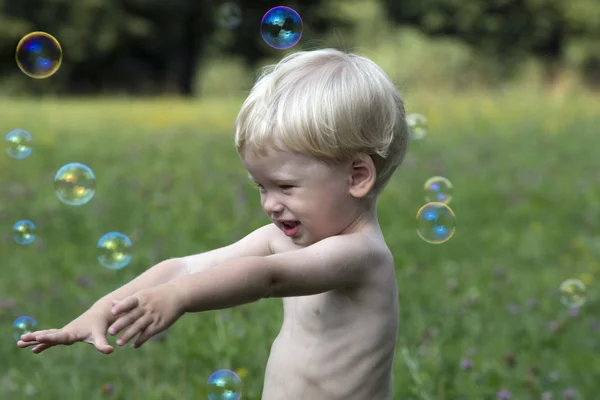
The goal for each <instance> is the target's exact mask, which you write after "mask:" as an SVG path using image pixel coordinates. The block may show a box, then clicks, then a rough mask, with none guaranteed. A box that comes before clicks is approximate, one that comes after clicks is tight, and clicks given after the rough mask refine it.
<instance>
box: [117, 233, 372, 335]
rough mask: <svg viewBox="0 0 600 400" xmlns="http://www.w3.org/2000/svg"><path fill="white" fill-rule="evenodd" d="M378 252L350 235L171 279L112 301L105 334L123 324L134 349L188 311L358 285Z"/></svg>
mask: <svg viewBox="0 0 600 400" xmlns="http://www.w3.org/2000/svg"><path fill="white" fill-rule="evenodd" d="M381 257H382V252H381V251H379V250H377V249H376V247H375V245H374V244H373V243H372V242H371V241H370V240H369V239H368V238H366V237H365V236H364V235H361V234H351V235H343V236H334V237H330V238H327V239H323V240H321V241H320V242H318V243H315V244H313V245H311V246H308V247H305V248H303V249H300V250H294V251H290V252H286V253H280V254H275V255H271V256H266V257H263V256H248V257H242V258H239V259H235V260H230V261H229V262H226V263H223V264H221V265H219V266H216V267H214V268H212V269H210V270H207V271H203V272H199V273H195V274H192V275H189V276H185V277H180V278H177V279H173V280H171V281H170V282H168V283H166V284H162V285H159V286H156V287H154V288H151V289H147V290H143V291H140V292H138V293H136V294H134V295H132V296H130V297H128V298H126V299H124V300H123V301H121V302H119V303H118V304H115V307H114V309H113V313H114V314H115V315H119V319H118V320H117V321H116V322H115V323H114V324H113V326H111V328H110V330H109V332H110V333H111V334H118V333H119V332H120V331H121V330H123V329H125V328H127V330H126V331H125V333H124V334H123V335H122V336H121V338H120V340H119V344H121V345H124V344H126V343H127V342H128V341H129V340H131V339H132V338H133V337H134V336H136V335H138V334H139V336H138V337H137V339H136V341H135V342H134V347H139V346H141V345H142V344H143V343H144V342H146V341H147V340H148V339H149V338H151V337H152V336H153V335H155V334H157V333H159V332H161V331H162V330H164V329H167V328H168V327H169V326H171V325H172V324H173V323H174V322H175V321H176V320H177V319H178V318H180V317H181V315H183V314H184V313H186V312H200V311H209V310H218V309H223V308H230V307H235V306H239V305H242V304H247V303H252V302H255V301H258V300H260V299H262V298H267V297H294V296H308V295H313V294H318V293H323V292H327V291H330V290H334V289H344V288H349V287H353V286H358V285H360V284H361V283H362V282H364V276H365V272H366V271H367V270H368V269H371V268H376V267H377V266H378V265H381V263H380V262H379V261H380V259H381Z"/></svg>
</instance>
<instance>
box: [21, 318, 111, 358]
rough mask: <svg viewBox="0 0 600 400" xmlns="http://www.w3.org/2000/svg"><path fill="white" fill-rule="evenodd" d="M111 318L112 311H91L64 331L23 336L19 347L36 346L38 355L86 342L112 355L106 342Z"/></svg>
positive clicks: (58, 330) (55, 330)
mask: <svg viewBox="0 0 600 400" xmlns="http://www.w3.org/2000/svg"><path fill="white" fill-rule="evenodd" d="M110 318H111V315H110V310H108V312H104V311H100V310H94V309H91V310H88V311H86V312H85V313H83V314H82V315H81V316H79V317H78V318H77V319H75V320H73V321H72V322H70V323H69V324H68V325H66V326H65V327H64V328H62V329H47V330H43V331H37V332H31V333H27V334H25V335H22V336H21V340H19V341H18V342H17V346H19V347H21V348H25V347H29V346H35V347H34V348H33V349H32V350H31V351H32V352H33V353H35V354H38V353H41V352H42V351H44V350H46V349H49V348H50V347H53V346H56V345H59V344H63V345H67V346H69V345H72V344H73V343H76V342H85V343H89V344H91V345H93V346H94V347H96V349H97V350H98V351H99V352H100V353H103V354H110V353H112V352H113V350H114V349H113V347H112V346H111V345H110V344H108V341H107V340H106V330H107V329H108V326H109V324H110Z"/></svg>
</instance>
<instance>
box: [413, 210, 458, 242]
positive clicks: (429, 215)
mask: <svg viewBox="0 0 600 400" xmlns="http://www.w3.org/2000/svg"><path fill="white" fill-rule="evenodd" d="M455 229H456V217H455V215H454V212H453V211H452V209H451V208H450V207H448V206H447V205H446V204H444V203H440V202H432V203H427V204H425V205H424V206H423V207H421V208H420V209H419V211H418V212H417V233H418V235H419V237H420V238H421V239H423V240H424V241H426V242H427V243H432V244H440V243H444V242H447V241H448V240H450V238H451V237H452V236H454V231H455Z"/></svg>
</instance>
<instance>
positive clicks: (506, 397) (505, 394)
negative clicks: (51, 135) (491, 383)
mask: <svg viewBox="0 0 600 400" xmlns="http://www.w3.org/2000/svg"><path fill="white" fill-rule="evenodd" d="M496 399H497V400H510V399H512V393H511V392H509V391H508V389H502V390H501V391H499V392H498V393H497V394H496Z"/></svg>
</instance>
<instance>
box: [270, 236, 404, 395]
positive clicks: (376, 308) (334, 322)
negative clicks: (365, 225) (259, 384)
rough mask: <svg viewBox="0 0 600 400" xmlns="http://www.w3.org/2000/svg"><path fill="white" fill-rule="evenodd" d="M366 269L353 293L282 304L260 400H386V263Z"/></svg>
mask: <svg viewBox="0 0 600 400" xmlns="http://www.w3.org/2000/svg"><path fill="white" fill-rule="evenodd" d="M271 247H272V250H273V252H274V253H275V252H277V253H279V252H285V251H292V250H295V249H297V248H299V247H298V246H296V245H294V244H293V243H286V241H285V240H280V241H276V242H274V243H272V246H271ZM373 270H374V271H378V272H377V273H374V274H373V275H372V276H369V278H368V282H365V283H364V285H363V286H362V287H360V288H356V289H352V290H350V289H349V290H344V291H340V290H336V291H331V292H326V293H321V294H318V295H313V296H302V297H290V298H284V299H283V308H284V321H283V325H282V327H281V331H280V333H279V335H278V336H277V338H276V340H275V343H274V344H273V346H272V348H271V355H270V357H269V362H268V364H267V370H266V373H265V387H264V393H263V400H280V399H307V398H318V399H323V400H326V399H327V400H329V399H331V400H337V399H344V400H353V399H356V400H364V399H373V398H377V399H382V400H384V399H385V400H387V399H391V369H392V363H393V355H394V353H395V351H394V349H395V344H396V340H397V329H398V294H397V291H396V282H395V275H394V267H393V259H391V257H390V265H388V266H384V268H381V266H377V267H375V268H373ZM315 365H318V366H319V368H314V366H315Z"/></svg>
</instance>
